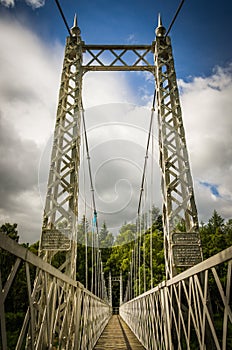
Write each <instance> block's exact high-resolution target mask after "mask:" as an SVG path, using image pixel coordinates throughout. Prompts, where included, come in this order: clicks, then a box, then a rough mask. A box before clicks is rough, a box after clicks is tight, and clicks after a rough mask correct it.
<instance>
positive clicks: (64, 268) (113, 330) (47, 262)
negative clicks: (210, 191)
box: [0, 1, 232, 350]
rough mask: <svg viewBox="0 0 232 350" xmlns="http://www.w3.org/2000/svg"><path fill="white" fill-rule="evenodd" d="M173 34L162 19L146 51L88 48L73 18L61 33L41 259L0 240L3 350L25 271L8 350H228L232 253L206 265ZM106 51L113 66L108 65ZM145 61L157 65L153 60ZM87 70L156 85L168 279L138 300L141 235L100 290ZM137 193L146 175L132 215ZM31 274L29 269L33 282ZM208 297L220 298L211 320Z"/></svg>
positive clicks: (141, 48)
mask: <svg viewBox="0 0 232 350" xmlns="http://www.w3.org/2000/svg"><path fill="white" fill-rule="evenodd" d="M182 3H183V1H182ZM179 10H180V7H179V9H178V11H179ZM178 11H177V13H176V16H177V14H178ZM176 16H175V17H174V20H175V18H176ZM172 24H173V22H172V23H171V26H172ZM171 26H170V27H169V29H168V30H167V31H166V29H165V27H164V26H163V24H162V21H161V18H160V17H159V21H158V26H157V28H156V32H155V33H156V36H155V39H154V42H152V43H151V44H149V45H88V44H86V43H85V42H84V41H82V38H81V31H80V29H79V27H78V25H77V20H76V17H75V20H74V25H73V27H72V28H71V29H69V28H68V30H69V36H68V37H67V41H66V47H65V53H64V62H63V70H62V76H61V84H60V92H59V101H58V109H57V116H56V124H55V131H54V141H53V146H52V154H51V163H50V172H49V177H48V185H47V195H46V201H45V208H44V215H43V226H42V234H41V238H40V245H39V256H36V255H34V254H32V253H31V252H30V251H29V250H28V249H26V248H25V247H23V246H20V245H19V244H18V243H16V242H15V241H12V240H11V239H10V238H8V237H7V236H6V235H4V234H2V233H1V235H0V238H1V240H0V248H1V250H2V251H5V252H8V253H9V254H11V255H13V256H14V257H15V259H14V263H13V266H12V269H11V272H10V274H9V276H8V278H7V279H6V280H4V281H3V280H2V278H1V275H0V315H1V316H0V318H1V349H3V350H6V349H7V348H8V344H7V332H8V330H9V329H10V325H9V324H8V323H7V322H6V310H5V306H6V301H7V297H8V295H9V293H10V291H11V289H12V288H14V283H13V282H14V280H15V278H16V276H17V274H19V270H20V269H21V268H22V267H23V269H24V270H23V271H24V273H25V275H26V283H27V295H25V300H27V301H28V308H27V311H26V313H25V317H24V321H23V323H22V324H21V325H20V332H19V336H18V340H17V344H15V349H82V350H86V349H89V350H90V349H96V350H98V349H102V350H104V349H118V350H119V349H149V350H153V349H202V350H203V349H220V350H226V349H231V348H232V312H231V266H232V247H230V248H228V249H226V250H224V251H222V252H220V253H218V254H217V255H215V256H213V257H211V258H209V259H207V260H204V259H203V255H202V248H201V241H200V236H199V225H198V215H197V209H196V204H195V198H194V189H193V182H192V176H191V170H190V166H189V159H188V153H187V147H186V138H185V131H184V126H183V120H182V111H181V106H180V99H179V92H178V86H177V80H176V74H175V67H174V60H173V54H172V45H171V39H170V37H169V36H168V34H169V31H170V28H171ZM106 53H108V54H110V55H111V57H112V56H113V59H112V60H107V61H105V60H104V54H106ZM150 56H153V57H154V59H153V61H152V62H151V60H150V58H149V57H150ZM128 57H129V58H130V59H129V60H128ZM131 57H133V60H132V59H131ZM89 71H94V72H95V71H147V72H150V73H151V74H152V75H153V77H154V80H155V83H156V89H155V91H154V99H153V105H152V110H151V122H150V129H149V133H148V141H147V152H148V148H149V143H150V139H151V138H152V137H153V135H152V132H151V128H152V123H153V116H154V111H155V109H156V111H157V116H158V127H159V151H160V168H161V174H162V182H161V188H162V195H163V231H164V253H165V270H166V279H165V281H163V282H161V283H160V284H158V285H157V286H154V287H153V286H151V287H152V288H151V289H150V290H147V291H144V292H143V293H142V294H141V290H142V289H141V284H142V283H143V281H142V279H141V275H140V270H141V269H140V259H141V256H140V254H141V244H142V239H141V232H140V234H138V237H137V239H136V241H135V243H134V249H133V254H132V259H131V264H130V266H131V270H130V274H128V276H129V278H128V284H127V286H126V288H124V287H123V284H122V275H120V276H119V277H115V276H111V274H110V275H109V276H108V283H107V284H106V281H105V276H104V271H103V266H102V263H101V255H100V251H99V247H98V242H97V239H98V220H97V208H96V202H95V198H94V184H93V179H92V175H91V163H90V155H89V147H88V138H87V132H86V127H85V116H84V109H83V105H82V79H83V76H84V74H86V73H87V72H89ZM81 125H83V128H84V138H83V140H82V142H85V145H86V155H87V160H88V168H89V176H90V184H91V191H92V204H93V225H94V229H95V231H94V240H95V243H96V244H95V249H94V250H93V251H94V256H93V261H94V264H95V265H96V266H98V268H97V269H95V270H94V269H93V270H92V271H93V275H92V282H91V288H90V290H88V288H86V287H87V285H86V286H83V285H82V284H81V283H80V282H78V281H76V259H77V254H78V252H77V243H76V242H77V218H78V190H79V178H78V173H79V166H80V143H81V137H80V135H81V132H80V128H81ZM147 158H148V153H146V155H145V163H144V172H145V170H146V159H147ZM143 185H144V174H143V178H142V183H141V192H140V200H139V209H138V215H140V208H141V200H142V195H143ZM179 223H182V229H180V228H178V227H179V226H178V224H179ZM183 227H184V229H183ZM61 253H62V259H60V266H58V267H57V268H55V267H54V266H52V262H53V259H54V257H55V256H57V255H59V254H61ZM33 271H36V272H35V278H34V279H32V275H33ZM94 271H95V274H94ZM222 271H223V278H222V274H221V272H222ZM225 276H226V277H225ZM114 281H116V282H119V284H120V307H119V311H118V312H119V315H112V314H113V310H112V283H113V282H114ZM86 284H87V279H86ZM212 286H213V291H212ZM212 298H215V300H217V302H216V303H215V304H216V305H217V310H216V311H217V319H216V318H215V310H214V308H213V307H212V303H211V300H212Z"/></svg>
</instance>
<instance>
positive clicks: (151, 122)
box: [137, 89, 156, 216]
mask: <svg viewBox="0 0 232 350" xmlns="http://www.w3.org/2000/svg"><path fill="white" fill-rule="evenodd" d="M155 98H156V89H155V91H154V96H153V102H152V108H151V119H150V125H149V132H148V138H147V148H146V155H145V160H144V166H143V176H142V182H141V187H140V196H139V205H138V212H137V214H138V216H139V215H140V209H141V201H142V195H143V191H144V181H145V173H146V167H147V159H148V151H149V144H150V138H151V135H152V124H153V119H154V118H153V117H154V111H155Z"/></svg>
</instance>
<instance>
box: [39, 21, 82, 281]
mask: <svg viewBox="0 0 232 350" xmlns="http://www.w3.org/2000/svg"><path fill="white" fill-rule="evenodd" d="M71 33H72V36H69V37H67V41H66V47H65V55H64V62H63V71H62V75H61V84H60V92H59V102H58V108H57V116H56V124H55V131H54V140H53V147H52V154H51V164H50V172H49V178H48V186H47V196H46V202H45V209H44V215H43V227H42V235H41V240H40V255H41V256H42V257H43V258H44V260H46V261H48V262H51V260H52V258H53V256H54V255H55V254H57V253H58V252H63V256H64V257H65V258H64V261H62V266H60V267H59V268H60V270H62V271H63V272H65V273H66V274H67V275H68V276H69V277H71V278H73V279H74V280H75V279H76V241H77V216H78V169H79V163H80V122H81V108H82V105H81V87H82V68H81V67H82V46H81V45H82V42H81V37H80V29H79V28H78V27H77V21H76V16H75V19H74V26H73V28H72V29H71Z"/></svg>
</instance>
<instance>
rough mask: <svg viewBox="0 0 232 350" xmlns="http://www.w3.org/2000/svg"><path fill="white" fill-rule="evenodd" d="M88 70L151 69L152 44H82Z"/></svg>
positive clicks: (152, 67) (86, 69)
mask: <svg viewBox="0 0 232 350" xmlns="http://www.w3.org/2000/svg"><path fill="white" fill-rule="evenodd" d="M82 49H83V53H85V55H84V59H85V60H84V64H83V69H84V71H85V72H87V71H150V72H152V71H153V70H154V65H153V63H152V50H153V48H152V45H85V44H84V43H83V45H82Z"/></svg>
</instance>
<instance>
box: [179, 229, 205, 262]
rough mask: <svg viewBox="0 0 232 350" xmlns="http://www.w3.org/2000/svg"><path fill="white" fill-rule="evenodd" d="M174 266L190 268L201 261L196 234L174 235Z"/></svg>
mask: <svg viewBox="0 0 232 350" xmlns="http://www.w3.org/2000/svg"><path fill="white" fill-rule="evenodd" d="M172 242H173V245H172V247H173V257H174V264H175V265H176V266H177V267H190V266H194V265H196V264H198V263H199V262H201V261H202V253H201V247H200V237H199V234H198V233H174V234H173V236H172Z"/></svg>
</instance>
